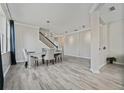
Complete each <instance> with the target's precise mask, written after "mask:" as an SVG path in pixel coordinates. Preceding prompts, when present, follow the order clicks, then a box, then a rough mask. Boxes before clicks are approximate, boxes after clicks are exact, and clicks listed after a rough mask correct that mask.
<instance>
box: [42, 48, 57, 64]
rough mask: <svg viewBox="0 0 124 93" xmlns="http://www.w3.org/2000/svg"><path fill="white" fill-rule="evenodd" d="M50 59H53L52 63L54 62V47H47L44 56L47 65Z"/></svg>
mask: <svg viewBox="0 0 124 93" xmlns="http://www.w3.org/2000/svg"><path fill="white" fill-rule="evenodd" d="M50 61H52V63H53V64H54V61H55V58H54V49H53V48H50V49H47V51H46V55H45V57H44V62H46V63H47V66H48V62H50Z"/></svg>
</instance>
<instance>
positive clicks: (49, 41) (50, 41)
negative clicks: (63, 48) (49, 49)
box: [39, 32, 58, 48]
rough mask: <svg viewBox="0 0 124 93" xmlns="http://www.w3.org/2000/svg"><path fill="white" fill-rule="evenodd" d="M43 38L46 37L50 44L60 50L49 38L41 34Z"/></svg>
mask: <svg viewBox="0 0 124 93" xmlns="http://www.w3.org/2000/svg"><path fill="white" fill-rule="evenodd" d="M39 33H40V34H41V35H42V36H43V37H45V38H46V39H47V40H48V41H49V42H50V43H52V44H53V45H54V46H55V47H56V48H58V46H57V45H55V44H54V43H53V42H52V41H51V40H50V39H49V38H47V37H46V36H45V35H44V34H43V33H41V32H39Z"/></svg>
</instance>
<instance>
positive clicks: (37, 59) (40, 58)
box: [33, 53, 42, 66]
mask: <svg viewBox="0 0 124 93" xmlns="http://www.w3.org/2000/svg"><path fill="white" fill-rule="evenodd" d="M33 56H35V58H36V59H35V61H36V62H37V63H36V64H37V66H38V64H39V62H41V61H42V54H41V53H38V54H35V55H33Z"/></svg>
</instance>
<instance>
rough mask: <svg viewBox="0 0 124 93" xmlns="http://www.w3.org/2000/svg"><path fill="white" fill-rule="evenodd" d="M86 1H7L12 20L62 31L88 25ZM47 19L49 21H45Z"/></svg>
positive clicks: (88, 7)
mask: <svg viewBox="0 0 124 93" xmlns="http://www.w3.org/2000/svg"><path fill="white" fill-rule="evenodd" d="M91 6H92V4H90V3H88V4H86V3H73V4H69V3H29V4H28V3H9V4H8V7H9V10H10V12H11V16H12V18H13V20H16V21H17V22H20V23H26V24H31V25H35V26H39V27H43V28H48V29H50V31H53V32H59V33H63V32H65V31H68V32H69V31H74V30H75V29H81V28H82V26H83V25H85V27H89V15H88V12H89V10H90V8H91ZM47 20H49V21H50V23H49V24H48V23H46V21H47Z"/></svg>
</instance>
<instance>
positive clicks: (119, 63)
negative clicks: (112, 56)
mask: <svg viewBox="0 0 124 93" xmlns="http://www.w3.org/2000/svg"><path fill="white" fill-rule="evenodd" d="M113 63H114V64H118V65H124V63H123V62H113Z"/></svg>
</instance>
